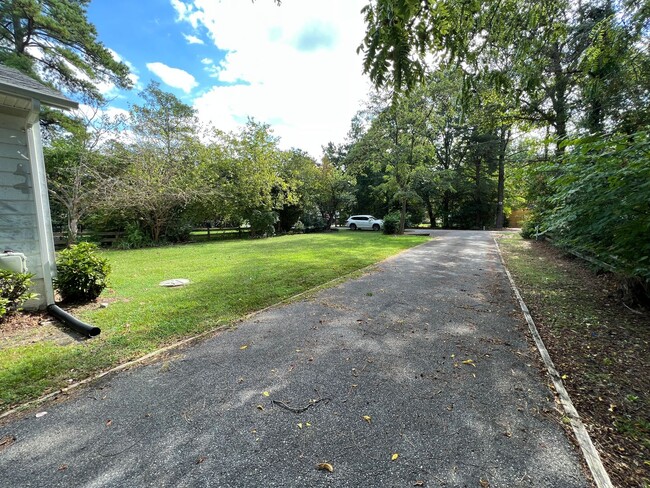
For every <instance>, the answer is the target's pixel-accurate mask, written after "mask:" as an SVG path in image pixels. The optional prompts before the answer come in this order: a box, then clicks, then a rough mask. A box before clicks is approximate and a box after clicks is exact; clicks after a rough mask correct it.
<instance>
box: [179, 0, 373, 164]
mask: <svg viewBox="0 0 650 488" xmlns="http://www.w3.org/2000/svg"><path fill="white" fill-rule="evenodd" d="M171 2H172V5H173V6H174V8H175V9H176V12H177V13H178V18H179V20H181V21H186V22H188V23H189V24H190V25H192V26H193V27H194V28H197V27H199V26H201V27H202V28H205V29H207V31H208V36H209V37H210V39H211V40H212V41H213V43H214V44H215V46H216V47H218V48H219V49H222V50H227V51H228V54H227V56H226V58H225V59H223V60H222V61H221V62H220V63H219V64H214V63H210V62H208V61H210V60H208V59H204V60H202V63H203V64H204V65H206V70H207V71H208V72H210V73H211V76H213V77H215V78H217V79H218V80H219V81H221V82H225V83H233V84H235V85H233V86H216V85H215V86H213V87H212V88H209V89H208V90H207V91H205V92H204V93H203V94H202V95H201V96H200V97H198V98H197V99H196V100H195V107H196V108H197V109H198V110H199V115H200V116H201V117H202V118H203V119H204V120H211V121H213V122H214V123H215V124H216V125H217V127H219V128H221V129H225V130H230V129H234V128H235V127H236V126H237V124H238V121H241V120H245V118H246V117H247V116H252V117H254V118H256V119H257V120H260V121H265V122H268V123H270V124H272V125H273V127H274V129H275V133H276V134H277V135H279V136H280V137H281V138H282V145H283V146H285V147H289V146H295V147H299V148H302V149H305V150H307V151H309V152H310V153H311V154H312V155H314V156H319V155H320V152H321V151H320V147H321V145H324V144H326V143H327V142H328V141H330V140H333V141H335V142H341V141H342V140H343V139H344V137H345V134H346V133H347V130H348V128H349V124H350V119H351V118H352V116H353V115H354V113H355V112H356V111H357V110H358V109H359V107H360V101H361V100H362V99H364V98H365V95H366V93H367V92H368V89H369V85H368V83H367V82H366V80H365V78H364V77H363V75H362V66H361V65H362V59H361V56H359V55H357V54H356V48H357V46H358V45H359V44H360V43H361V41H362V39H363V35H364V23H363V17H362V15H361V14H360V10H361V8H362V7H363V5H364V4H365V3H366V0H329V1H327V2H323V1H322V0H283V2H282V5H281V6H279V7H278V6H277V5H275V3H274V2H272V1H271V0H264V1H257V2H250V1H241V0H222V1H219V2H215V1H213V0H192V1H191V2H187V3H183V2H181V1H180V0H171ZM242 19H245V21H242ZM242 81H245V82H246V83H247V84H245V85H244V84H237V83H240V82H242Z"/></svg>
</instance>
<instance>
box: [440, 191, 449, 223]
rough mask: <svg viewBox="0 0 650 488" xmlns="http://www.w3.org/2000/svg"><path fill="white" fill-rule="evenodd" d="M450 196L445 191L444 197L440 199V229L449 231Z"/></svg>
mask: <svg viewBox="0 0 650 488" xmlns="http://www.w3.org/2000/svg"><path fill="white" fill-rule="evenodd" d="M450 200H451V195H450V192H449V191H448V190H447V191H445V194H444V196H443V197H442V228H443V229H449V207H450Z"/></svg>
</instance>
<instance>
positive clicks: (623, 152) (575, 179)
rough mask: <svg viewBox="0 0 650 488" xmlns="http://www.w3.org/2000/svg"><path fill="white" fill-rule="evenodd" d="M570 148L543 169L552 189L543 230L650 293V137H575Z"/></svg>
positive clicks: (561, 243) (542, 216)
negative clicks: (635, 280) (639, 282)
mask: <svg viewBox="0 0 650 488" xmlns="http://www.w3.org/2000/svg"><path fill="white" fill-rule="evenodd" d="M567 149H568V150H567V151H566V153H565V156H564V158H563V159H562V160H561V161H553V162H551V163H549V164H548V165H546V166H544V167H543V168H542V171H544V173H546V175H547V178H548V184H549V186H550V188H551V190H552V191H551V192H550V195H549V196H548V197H547V198H548V201H547V202H546V204H545V205H544V206H543V208H544V212H543V213H542V214H541V226H542V231H546V232H551V233H553V236H554V237H555V238H556V240H557V241H558V243H559V244H560V245H563V246H566V247H569V248H571V249H575V250H578V251H581V252H583V253H585V254H588V255H591V256H595V257H596V258H597V259H599V260H600V261H604V262H605V263H607V264H609V265H610V266H611V267H613V268H614V269H616V270H617V271H618V272H619V273H621V274H624V275H625V276H628V277H639V278H641V279H642V283H643V286H644V287H645V289H646V292H648V291H650V240H648V232H650V199H649V198H648V196H649V195H650V165H648V159H649V158H650V133H648V131H643V132H639V133H636V134H633V135H631V136H630V135H613V136H609V137H606V138H601V137H598V136H596V137H594V136H591V137H587V138H583V139H575V140H571V141H569V142H568V145H567Z"/></svg>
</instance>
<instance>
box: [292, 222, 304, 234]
mask: <svg viewBox="0 0 650 488" xmlns="http://www.w3.org/2000/svg"><path fill="white" fill-rule="evenodd" d="M292 230H293V232H295V233H296V234H302V233H304V232H305V224H303V223H302V222H301V221H300V220H299V221H298V222H296V223H295V224H293V229H292Z"/></svg>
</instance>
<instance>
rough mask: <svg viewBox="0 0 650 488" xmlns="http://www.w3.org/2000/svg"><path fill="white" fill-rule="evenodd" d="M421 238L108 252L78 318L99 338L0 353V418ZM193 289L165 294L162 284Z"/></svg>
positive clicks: (294, 239)
mask: <svg viewBox="0 0 650 488" xmlns="http://www.w3.org/2000/svg"><path fill="white" fill-rule="evenodd" d="M426 239H427V238H426V237H421V236H400V237H392V236H385V235H383V234H380V233H376V232H350V231H341V232H337V233H327V234H308V235H294V236H285V237H278V238H272V239H262V240H245V241H239V240H237V241H222V242H206V243H198V244H189V245H179V246H170V247H161V248H153V249H141V250H129V251H106V252H104V255H105V256H106V257H107V258H108V259H109V261H110V263H111V266H112V268H113V271H112V274H111V277H110V281H111V287H110V289H108V290H106V291H105V292H104V294H103V295H102V297H100V299H99V301H100V302H101V301H109V302H110V305H109V306H108V307H107V308H98V307H97V306H93V307H90V308H89V309H86V310H83V309H80V310H77V311H76V312H75V313H76V314H77V315H78V316H79V317H80V318H81V319H83V320H85V321H87V322H89V323H92V324H93V325H96V326H98V327H101V329H102V333H101V335H100V336H98V337H96V338H93V339H90V340H87V341H83V342H80V343H74V344H68V345H63V346H61V345H57V344H55V343H54V342H53V341H48V340H40V341H37V342H35V343H33V344H28V345H20V346H15V347H11V346H9V347H3V348H1V349H0V410H6V409H7V408H10V407H11V406H12V405H15V404H17V403H21V402H24V401H27V400H30V399H33V398H36V397H38V396H40V395H42V394H44V393H47V392H49V391H53V390H56V389H58V388H61V387H64V386H66V385H68V384H69V383H70V382H73V381H78V380H80V379H82V378H86V377H88V376H90V375H92V374H93V373H96V372H98V371H101V370H104V369H107V368H110V367H112V366H116V365H118V364H120V363H122V362H125V361H128V360H132V359H134V358H137V357H140V356H142V355H144V354H146V353H148V352H151V351H153V350H156V349H158V348H160V347H161V346H164V345H166V344H170V343H173V342H175V341H178V340H180V339H182V338H185V337H190V336H193V335H196V334H198V333H201V332H204V331H206V330H210V329H214V328H216V327H219V326H222V325H228V324H232V323H233V322H235V321H236V320H237V319H239V318H241V317H242V316H243V315H245V314H247V313H250V312H252V311H255V310H259V309H262V308H264V307H266V306H269V305H271V304H274V303H277V302H279V301H281V300H283V299H286V298H288V297H291V296H293V295H295V294H297V293H300V292H303V291H305V290H308V289H310V288H313V287H315V286H318V285H321V284H323V283H326V282H328V281H331V280H333V279H335V278H337V277H340V276H343V275H346V274H348V273H351V272H353V271H355V270H358V269H360V268H363V267H365V266H368V265H370V264H373V263H376V262H378V261H380V260H382V259H384V258H386V257H388V256H390V255H392V254H396V253H398V252H400V251H402V250H404V249H407V248H409V247H412V246H415V245H417V244H420V243H422V242H424V241H425V240H426ZM171 278H187V279H189V280H190V281H191V284H190V285H189V286H186V287H181V288H163V287H160V286H159V282H161V281H163V280H167V279H171Z"/></svg>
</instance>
